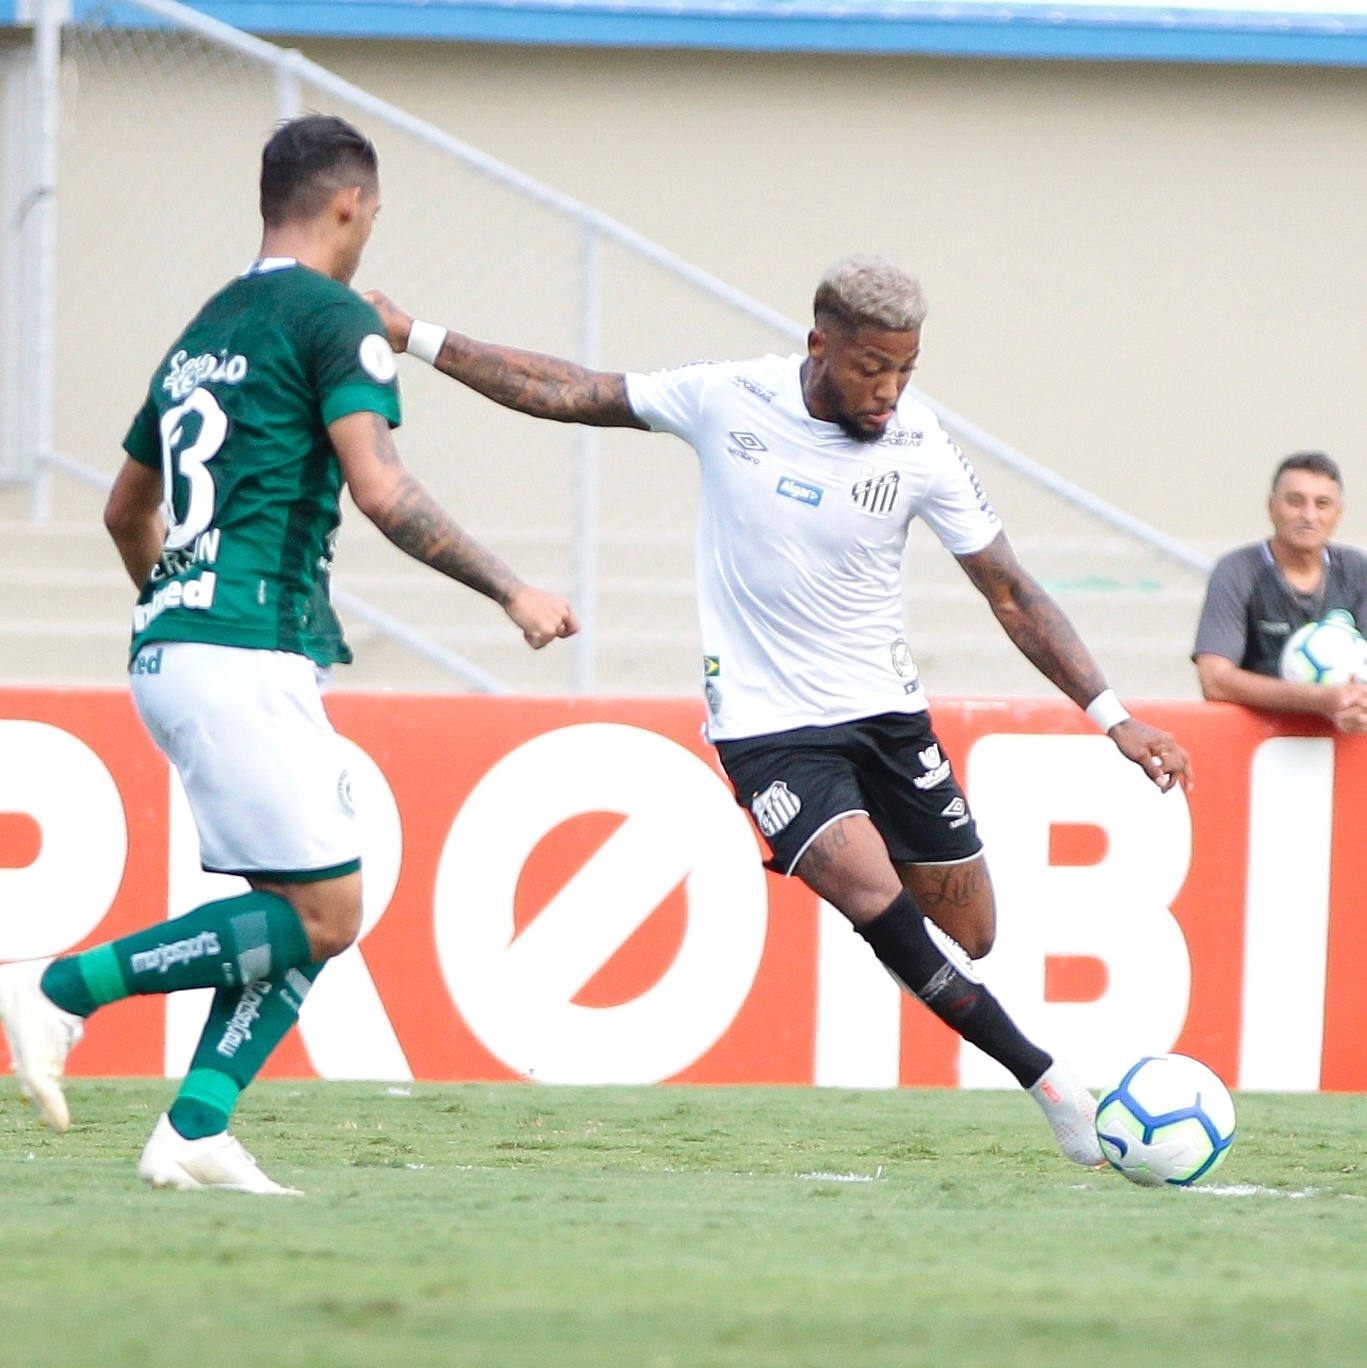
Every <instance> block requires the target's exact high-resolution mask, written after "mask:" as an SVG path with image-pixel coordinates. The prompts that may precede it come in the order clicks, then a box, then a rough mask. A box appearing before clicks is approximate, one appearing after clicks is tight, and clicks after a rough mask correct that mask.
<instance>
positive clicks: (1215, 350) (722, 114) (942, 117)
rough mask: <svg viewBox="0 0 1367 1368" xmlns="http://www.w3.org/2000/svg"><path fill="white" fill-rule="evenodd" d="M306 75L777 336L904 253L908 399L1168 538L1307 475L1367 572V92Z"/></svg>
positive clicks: (524, 74)
mask: <svg viewBox="0 0 1367 1368" xmlns="http://www.w3.org/2000/svg"><path fill="white" fill-rule="evenodd" d="M298 46H300V47H302V48H303V49H304V50H305V51H306V52H307V53H308V54H309V55H310V56H312V57H314V58H316V59H317V60H319V61H321V62H323V63H324V64H325V65H328V66H330V67H332V68H334V69H335V70H337V71H339V72H340V73H341V74H343V75H345V76H347V77H349V78H350V79H352V80H354V81H356V82H358V83H359V84H361V85H363V86H365V87H367V88H369V89H371V90H373V91H374V92H376V93H377V94H380V95H383V96H385V97H387V98H389V99H390V100H392V101H394V102H395V103H397V104H400V105H402V106H404V107H405V108H408V109H411V110H412V111H414V112H415V113H418V114H420V115H422V116H424V117H426V118H428V119H430V120H432V121H433V122H435V123H437V124H439V125H440V126H441V127H443V128H445V129H447V130H448V131H449V132H451V133H453V134H455V135H456V136H459V137H461V138H464V139H465V140H467V141H469V142H471V143H473V144H475V145H476V146H478V147H480V148H482V149H484V150H486V151H488V152H490V153H493V154H494V155H496V156H498V157H501V158H504V159H505V160H507V161H509V162H511V163H513V164H514V165H516V166H518V167H520V168H522V169H523V170H525V171H527V172H530V173H531V174H533V175H535V176H538V177H541V178H544V179H545V180H547V181H549V182H550V183H551V184H553V185H555V186H557V187H559V188H560V189H562V190H565V191H567V192H568V193H570V194H572V195H574V196H576V197H578V198H580V199H582V200H584V201H586V202H588V203H590V204H593V205H596V206H598V207H600V208H602V209H604V210H606V211H607V212H608V213H611V214H612V215H614V216H616V217H617V218H619V219H620V220H622V221H623V222H625V223H627V224H629V225H630V226H631V227H633V228H636V229H638V230H640V231H642V232H644V233H645V234H647V235H648V236H650V237H653V238H655V239H657V240H658V241H660V242H662V243H664V244H665V245H666V246H668V247H670V248H672V249H673V250H675V251H677V252H679V253H680V254H681V255H682V256H684V257H686V258H688V259H690V260H692V261H695V262H697V263H698V264H700V265H702V266H704V267H706V268H708V269H709V270H711V271H713V272H715V273H716V274H717V275H719V276H721V277H723V278H724V279H726V280H728V281H730V282H732V283H734V284H736V285H738V286H740V287H742V288H743V289H745V290H748V291H750V292H751V293H753V294H754V295H756V296H757V297H758V298H760V299H762V300H764V301H766V302H767V303H769V304H772V305H774V306H776V307H778V308H780V309H783V310H785V311H787V312H789V313H791V314H792V315H794V316H797V317H802V316H803V313H804V310H805V309H806V306H807V303H808V300H809V298H810V290H811V286H812V284H813V282H814V278H815V276H816V275H817V273H818V272H819V271H820V269H821V267H822V266H823V265H825V264H826V263H827V261H829V260H830V259H832V258H834V257H836V256H838V255H839V254H841V253H843V252H846V251H849V250H853V249H857V248H867V247H872V248H880V249H889V250H893V251H895V252H897V253H898V254H900V255H901V256H903V257H904V258H906V259H907V260H908V261H910V262H911V263H913V264H914V265H915V266H916V267H917V268H918V269H919V270H920V271H921V273H922V274H923V276H924V278H925V281H926V284H927V286H928V289H929V292H930V296H931V302H932V315H931V321H930V324H929V330H928V334H927V339H926V344H927V345H926V352H925V361H924V365H923V368H922V371H921V373H920V377H919V381H920V383H921V384H922V385H923V386H924V387H925V388H926V389H927V390H928V391H930V392H931V393H933V394H935V395H936V396H937V397H939V398H940V399H942V400H943V401H945V402H946V403H948V404H950V405H952V406H954V407H956V408H958V409H959V410H960V411H962V412H963V413H965V414H966V415H968V416H970V417H971V418H973V419H974V420H975V421H977V422H979V423H981V424H983V425H984V426H986V427H987V428H989V429H990V430H992V431H994V432H995V433H996V434H997V435H999V436H1000V437H1002V438H1004V439H1006V440H1007V441H1009V442H1011V443H1013V444H1015V445H1016V446H1018V447H1019V448H1021V449H1022V450H1023V451H1025V452H1027V453H1028V454H1030V455H1032V456H1034V457H1036V458H1037V459H1039V460H1041V461H1044V462H1046V463H1047V464H1049V465H1052V466H1053V467H1055V468H1056V469H1058V470H1060V471H1061V472H1063V473H1064V474H1066V475H1068V476H1070V477H1071V478H1073V479H1075V480H1077V481H1079V482H1080V483H1082V484H1084V485H1086V486H1088V487H1090V488H1091V489H1093V490H1095V491H1096V492H1098V493H1100V494H1101V495H1103V496H1104V497H1106V498H1109V499H1111V500H1113V501H1114V502H1116V503H1118V504H1120V505H1122V506H1123V507H1125V508H1127V509H1130V510H1131V511H1133V512H1135V513H1137V514H1139V515H1141V516H1142V517H1145V518H1147V519H1149V520H1151V521H1152V522H1154V523H1156V524H1158V525H1159V526H1161V527H1163V528H1164V529H1166V530H1168V531H1170V532H1172V533H1174V534H1177V535H1179V536H1181V537H1184V538H1187V539H1189V540H1191V541H1193V542H1198V543H1203V544H1206V545H1208V546H1212V547H1214V546H1220V545H1225V544H1229V543H1232V542H1234V541H1236V540H1241V539H1245V538H1250V537H1253V536H1257V535H1260V534H1261V532H1262V529H1263V525H1264V518H1263V512H1262V493H1263V485H1264V482H1265V479H1266V477H1267V474H1268V472H1269V471H1270V469H1271V467H1272V465H1273V464H1274V463H1275V462H1276V460H1278V459H1279V458H1280V456H1281V455H1283V454H1284V453H1285V452H1287V451H1289V450H1291V449H1294V448H1296V447H1304V446H1316V447H1322V448H1324V449H1327V450H1329V451H1330V452H1331V453H1333V454H1335V455H1337V456H1338V457H1339V459H1340V460H1341V461H1342V462H1343V463H1344V465H1345V468H1346V471H1347V476H1348V483H1349V492H1350V496H1351V495H1354V494H1356V495H1357V496H1358V498H1359V501H1360V507H1359V508H1358V510H1357V511H1356V512H1351V511H1350V514H1349V517H1348V520H1347V521H1346V523H1345V528H1344V531H1345V534H1346V535H1347V536H1349V537H1350V538H1352V539H1356V540H1359V541H1367V407H1365V406H1364V403H1363V398H1362V386H1361V383H1360V375H1361V372H1362V368H1363V362H1364V359H1367V253H1364V251H1363V243H1362V237H1363V219H1364V213H1363V211H1364V208H1367V155H1364V153H1367V72H1357V71H1324V70H1280V69H1257V68H1237V67H1219V66H1217V67H1152V66H1136V65H1130V64H1123V65H1122V64H1116V65H1103V64H1074V63H1048V62H1037V63H1009V62H973V61H942V60H921V59H915V58H900V57H887V58H863V57H825V56H792V55H764V54H756V55H747V54H737V55H727V54H716V53H690V52H653V53H650V52H631V51H623V52H617V51H612V52H608V51H575V50H557V49H540V48H521V47H474V46H466V45H461V44H400V43H382V44H369V43H366V44H361V43H346V42H309V41H301V42H299V43H298ZM439 257H440V253H439V251H435V250H434V261H433V269H434V270H439V269H448V268H449V263H443V262H442V261H440V259H439ZM415 303H421V301H420V300H418V301H415ZM605 360H606V361H608V362H609V363H611V364H617V365H630V364H632V363H633V357H631V356H627V355H622V356H609V357H607V358H605Z"/></svg>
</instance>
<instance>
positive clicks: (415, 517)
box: [370, 414, 522, 606]
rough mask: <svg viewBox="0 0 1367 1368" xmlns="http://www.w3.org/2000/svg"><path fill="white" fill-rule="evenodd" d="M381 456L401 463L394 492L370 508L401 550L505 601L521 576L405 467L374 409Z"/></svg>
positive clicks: (387, 461) (501, 602)
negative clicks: (463, 526) (465, 528)
mask: <svg viewBox="0 0 1367 1368" xmlns="http://www.w3.org/2000/svg"><path fill="white" fill-rule="evenodd" d="M375 429H376V445H377V455H378V458H379V460H380V462H381V463H382V464H384V465H388V466H397V467H398V468H399V477H398V480H397V483H396V485H395V492H394V497H393V498H392V499H391V500H390V501H389V503H388V504H387V505H386V507H385V508H383V509H382V510H378V511H376V512H372V513H371V515H370V516H371V520H372V521H373V522H374V524H375V526H376V527H378V528H379V529H380V531H381V532H383V533H384V535H385V536H386V537H388V538H389V540H390V541H391V542H393V543H394V545H395V546H397V547H398V548H399V550H400V551H403V552H406V553H407V554H408V555H410V556H412V557H413V558H414V559H415V560H420V561H422V563H423V564H424V565H430V566H431V567H432V569H433V570H438V571H440V572H441V573H442V574H443V575H447V576H449V577H450V578H451V579H453V580H456V581H458V582H459V583H461V584H464V585H467V586H468V587H469V588H471V589H474V590H476V591H477V592H478V593H481V594H484V595H485V596H486V597H487V598H491V599H493V600H494V602H495V603H497V604H499V605H500V606H506V604H507V603H508V602H509V600H510V599H511V597H512V595H513V591H514V590H515V589H517V587H518V586H519V585H520V584H521V583H522V581H521V580H520V579H519V578H518V577H517V576H516V575H515V574H514V573H513V572H512V570H511V569H509V567H508V566H507V565H505V564H504V563H503V561H502V560H500V559H499V558H498V557H497V556H496V555H495V554H494V553H493V552H492V551H490V550H489V549H488V548H487V547H484V546H481V545H480V544H479V542H477V541H476V540H475V539H474V538H473V537H472V536H470V535H469V534H468V533H466V532H465V531H463V530H462V529H461V528H460V527H459V526H457V524H456V522H455V520H454V519H453V518H452V517H451V515H450V514H449V513H447V512H446V510H445V509H444V508H442V507H441V505H440V504H439V503H437V501H436V500H435V499H434V498H433V497H432V496H431V495H430V494H429V493H428V492H427V490H425V489H424V488H423V487H422V485H421V484H420V483H419V482H418V481H417V480H416V479H414V478H413V476H412V475H410V474H409V473H408V471H407V470H405V469H403V467H402V464H401V463H400V461H399V455H398V452H397V451H396V450H395V449H394V439H393V437H392V436H391V434H390V431H389V424H388V423H387V422H385V420H384V419H383V418H382V417H381V416H380V415H379V414H376V415H375Z"/></svg>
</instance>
